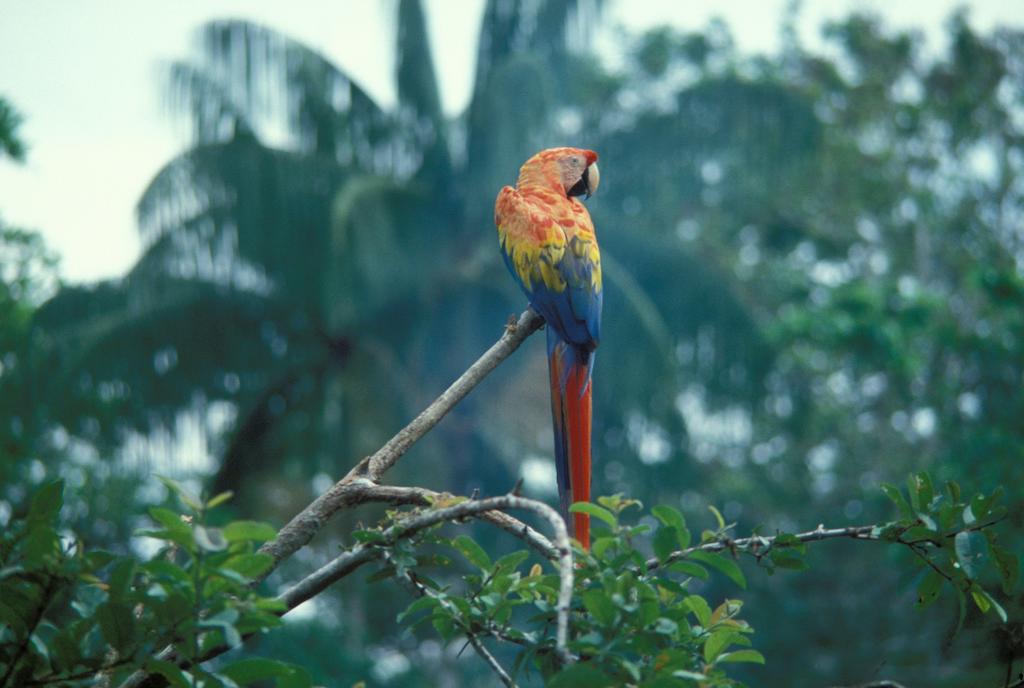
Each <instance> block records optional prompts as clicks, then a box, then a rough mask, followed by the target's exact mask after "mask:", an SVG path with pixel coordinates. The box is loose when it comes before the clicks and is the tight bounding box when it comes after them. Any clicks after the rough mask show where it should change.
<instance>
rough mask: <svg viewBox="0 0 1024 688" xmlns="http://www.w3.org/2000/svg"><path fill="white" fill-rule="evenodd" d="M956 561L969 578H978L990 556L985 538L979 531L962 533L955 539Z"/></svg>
mask: <svg viewBox="0 0 1024 688" xmlns="http://www.w3.org/2000/svg"><path fill="white" fill-rule="evenodd" d="M953 546H954V549H955V550H956V559H957V561H958V562H960V568H961V569H963V572H964V573H965V574H967V577H968V578H977V577H978V573H979V572H980V570H981V568H982V566H983V565H984V563H985V561H986V560H987V558H988V556H987V553H986V551H985V549H986V547H985V537H984V536H983V535H982V534H981V533H979V532H977V531H966V530H965V531H962V532H959V533H957V534H956V537H954V538H953Z"/></svg>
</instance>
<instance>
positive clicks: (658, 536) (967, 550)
mask: <svg viewBox="0 0 1024 688" xmlns="http://www.w3.org/2000/svg"><path fill="white" fill-rule="evenodd" d="M884 491H885V492H886V494H887V495H889V496H890V498H891V499H892V500H893V502H894V503H895V505H896V506H897V507H898V509H899V519H897V520H894V521H890V522H888V523H884V524H880V525H877V526H874V527H869V528H861V529H851V532H848V533H840V534H839V535H838V536H840V537H852V538H854V539H876V540H881V541H883V542H889V543H893V544H895V545H899V546H902V547H903V548H906V549H907V550H908V551H911V552H913V553H914V555H915V557H916V558H915V563H916V564H917V566H918V567H920V568H923V569H924V571H923V573H922V575H921V576H917V578H918V579H920V582H919V583H918V585H917V595H918V603H917V606H918V608H924V607H927V606H928V605H930V604H932V603H933V602H934V601H935V600H936V599H937V598H938V596H939V595H940V593H941V591H942V590H943V589H946V588H948V589H950V590H952V591H953V592H954V593H955V595H956V596H957V599H958V600H959V602H960V607H961V612H960V618H961V622H962V620H963V617H964V613H965V610H966V607H965V605H966V604H967V602H966V601H965V600H966V599H967V597H968V595H969V596H970V598H971V599H972V600H973V603H974V604H975V605H976V606H977V608H978V609H979V610H981V612H982V613H987V612H990V611H991V612H993V613H994V614H995V615H997V616H999V617H1000V618H1002V620H1003V621H1004V622H1005V621H1006V613H1005V611H1003V609H1002V607H1001V605H1000V604H999V603H998V602H997V601H996V599H995V597H994V596H993V595H992V594H991V593H990V592H988V591H987V590H986V589H985V588H984V587H982V583H981V581H983V580H984V581H986V584H988V583H989V582H992V581H995V580H999V582H1000V585H1001V587H1002V590H1003V593H1004V594H1006V595H1010V594H1013V593H1014V592H1015V591H1016V586H1017V583H1018V578H1019V564H1020V561H1019V558H1018V556H1017V555H1015V554H1012V553H1011V552H1009V551H1007V550H1006V549H1005V548H1002V547H1000V546H999V545H998V544H997V536H996V534H995V530H994V529H993V526H994V525H995V524H997V523H999V522H1000V521H1002V520H1004V519H1005V517H1006V509H1005V508H1004V507H1002V506H1001V505H998V504H997V502H998V501H999V497H1000V493H1001V490H997V491H996V492H995V493H993V494H991V495H988V496H986V495H981V494H979V495H975V496H973V497H971V498H969V499H967V498H963V497H962V496H961V494H960V488H959V487H958V486H957V485H956V484H955V483H949V484H948V485H947V486H946V491H945V492H944V493H936V492H935V490H934V488H933V487H932V482H931V477H930V476H929V475H928V474H927V473H919V474H915V475H912V476H911V477H910V479H909V480H908V490H907V492H906V495H905V494H903V493H901V492H900V490H899V489H897V488H895V487H893V486H888V485H887V486H885V488H884ZM598 502H599V504H588V503H580V504H576V505H574V506H573V511H577V512H585V513H588V514H590V515H591V517H592V518H593V519H594V523H595V539H594V542H593V548H592V550H591V551H590V552H586V551H583V550H581V549H578V548H577V549H576V550H575V554H576V568H575V570H574V574H575V577H574V581H575V589H574V592H573V604H572V611H571V616H570V619H571V623H570V628H571V630H570V644H569V650H570V651H571V652H572V654H573V656H574V657H575V658H577V660H578V663H576V664H574V665H572V666H569V667H562V666H561V663H560V662H559V660H558V656H557V653H556V651H555V637H554V628H555V626H556V623H555V620H556V615H557V604H558V590H559V572H558V570H557V568H556V569H554V570H551V569H550V568H547V567H548V566H549V564H548V563H544V564H542V563H534V564H533V565H532V566H531V567H530V568H529V569H526V568H525V565H526V564H527V563H528V562H529V560H530V553H529V552H528V551H527V550H520V551H515V552H511V553H509V554H505V555H504V556H502V557H500V558H499V559H497V560H492V558H491V557H490V556H489V555H488V554H487V553H486V551H485V550H484V548H483V547H481V546H480V545H479V544H477V542H475V541H474V540H473V539H472V538H470V537H467V536H465V535H460V536H457V537H455V538H450V537H446V536H444V535H440V534H438V533H437V532H436V530H435V531H434V532H431V533H428V534H425V535H421V536H419V537H417V538H414V539H412V540H405V541H399V542H397V543H396V542H393V541H391V540H390V539H389V538H388V537H387V533H388V532H391V531H389V530H388V528H390V525H389V524H388V523H385V524H384V525H383V526H382V527H383V528H384V530H383V531H381V530H379V529H371V530H361V531H356V532H355V533H354V536H355V538H356V539H357V540H358V541H359V542H361V543H371V544H372V545H374V546H379V547H386V548H388V549H389V552H388V554H387V555H386V556H385V557H384V558H385V560H386V562H387V564H386V565H385V566H384V567H383V568H381V569H380V570H379V571H378V572H377V573H375V574H374V575H373V576H372V577H371V579H370V580H371V581H373V582H379V581H383V580H386V579H397V580H398V581H400V582H403V583H405V584H406V585H407V587H409V588H410V589H411V590H412V592H413V593H414V594H415V595H417V597H418V599H416V600H415V601H413V602H412V603H411V604H410V605H409V606H408V607H407V608H406V609H405V611H403V612H402V613H401V614H399V616H398V620H399V622H404V623H406V624H407V625H409V626H410V627H411V628H415V627H417V626H420V625H422V624H424V623H425V622H430V624H431V625H432V626H433V629H434V631H435V632H436V633H437V634H438V635H439V636H440V637H441V639H442V640H443V641H444V642H446V643H452V642H456V641H460V640H461V639H463V638H471V639H474V640H475V641H479V639H480V638H489V639H492V640H493V641H495V642H497V643H505V644H509V645H511V646H512V647H514V648H515V649H516V658H515V662H514V665H513V666H514V672H513V678H515V675H517V674H519V673H520V672H522V673H524V674H525V676H526V677H528V676H529V674H530V672H531V670H537V671H539V672H540V674H541V675H542V676H543V677H544V680H545V684H546V685H551V686H592V685H609V686H612V685H637V686H681V687H682V686H690V685H693V686H696V685H700V686H702V687H711V686H734V685H739V684H738V682H737V681H736V680H735V678H734V677H731V676H730V675H729V673H728V672H729V668H730V665H732V664H735V663H756V664H764V663H765V659H764V657H763V655H762V654H761V653H760V652H758V651H757V650H754V649H752V648H751V647H750V646H751V640H750V637H749V636H750V634H751V633H753V629H752V628H751V627H750V626H749V624H748V623H747V622H746V621H744V620H742V619H741V618H740V617H739V612H740V610H741V608H742V606H743V603H742V601H740V600H735V599H729V598H726V599H724V600H721V601H720V602H719V601H716V602H710V601H709V599H708V595H707V593H708V591H709V590H711V588H708V587H707V581H708V580H709V578H710V574H711V573H712V572H715V573H717V574H719V575H721V576H723V577H725V578H727V579H729V580H730V581H731V582H732V583H733V584H735V585H738V586H740V587H741V588H746V578H745V576H744V574H743V572H742V570H741V569H740V567H739V566H738V565H737V563H736V557H737V556H738V555H739V554H741V553H742V554H747V555H750V556H751V557H752V558H753V559H754V560H756V562H757V563H758V564H759V565H760V566H761V567H762V568H764V569H766V570H767V572H768V573H772V572H774V571H775V570H777V569H793V570H800V569H803V568H806V564H805V561H804V554H805V552H806V543H807V542H808V541H813V540H816V539H825V538H826V537H832V536H836V535H835V533H833V534H832V535H826V534H825V532H824V530H823V529H822V530H821V531H819V532H815V531H811V532H810V533H804V534H801V535H797V534H792V533H776V534H775V535H773V536H771V537H768V538H766V537H761V536H752V537H750V538H743V539H740V540H734V539H733V538H732V537H731V535H730V531H731V530H732V529H733V528H734V527H735V524H731V525H727V524H726V523H725V521H724V519H723V518H722V516H721V514H720V513H719V512H718V510H717V509H714V508H712V512H713V514H714V516H715V518H716V527H715V528H714V529H707V530H704V531H703V532H702V533H701V537H700V541H699V542H697V543H696V544H695V545H694V546H692V547H691V540H692V538H693V536H692V534H691V531H690V530H689V529H688V528H687V526H686V520H685V518H684V516H683V515H682V514H681V513H680V512H679V511H678V510H676V509H674V508H673V507H671V506H667V505H658V506H655V507H654V508H653V509H652V510H651V514H652V516H653V517H654V518H653V519H652V518H651V517H643V518H636V517H635V516H634V518H624V512H627V511H628V510H630V509H631V508H632V507H639V506H640V504H639V502H637V501H636V500H631V499H624V498H622V497H620V496H615V497H601V498H599V499H598ZM630 513H631V514H632V512H630ZM404 516H405V515H404V514H403V515H401V516H399V514H394V515H393V516H392V518H394V519H396V520H395V521H394V522H395V523H396V524H401V522H402V521H401V517H404ZM853 531H856V532H853ZM424 546H426V547H430V548H431V550H436V551H432V552H431V553H424V552H422V551H421V549H420V548H422V547H424ZM453 551H454V552H456V553H458V554H459V555H460V558H461V559H463V560H464V562H465V563H467V564H468V565H469V568H470V572H469V573H466V574H464V575H462V576H461V577H460V582H459V584H458V586H457V587H456V586H453V585H451V584H449V583H448V582H438V581H436V580H435V577H436V576H437V575H438V574H440V575H443V576H445V579H443V580H450V576H449V574H448V571H447V569H448V568H449V567H451V566H452V565H453V562H452V560H451V558H450V556H449V554H448V553H449V552H453ZM650 553H653V557H650ZM776 623H778V621H776Z"/></svg>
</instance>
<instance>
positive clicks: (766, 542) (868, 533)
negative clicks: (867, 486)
mask: <svg viewBox="0 0 1024 688" xmlns="http://www.w3.org/2000/svg"><path fill="white" fill-rule="evenodd" d="M877 527H878V526H874V525H870V526H849V527H847V528H825V527H824V526H818V527H817V528H816V529H815V530H809V531H807V532H806V533H798V534H797V535H794V536H793V537H795V538H796V539H797V540H799V541H800V542H815V541H817V540H834V539H836V538H846V539H852V540H878V539H879V538H878V537H876V536H874V535H872V531H874V530H875V529H876V528H877ZM776 538H777V536H775V535H771V536H763V535H752V536H750V537H745V538H739V539H738V540H730V539H728V538H722V539H718V540H713V541H711V542H705V543H703V544H700V545H696V546H694V547H687V548H686V549H684V550H679V551H677V552H673V553H672V554H670V555H669V556H668V557H666V559H665V561H659V560H658V559H657V558H656V557H655V558H651V559H648V560H647V570H649V571H650V570H652V569H656V568H658V567H660V566H665V565H666V564H671V563H672V562H674V561H679V560H680V559H685V558H686V557H688V556H689V555H691V554H693V553H694V552H721V551H722V550H730V551H733V552H749V553H751V554H755V555H757V554H759V553H761V554H763V553H764V552H767V551H768V550H769V549H770V548H771V546H772V545H773V544H774V543H775V540H776Z"/></svg>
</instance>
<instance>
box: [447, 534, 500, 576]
mask: <svg viewBox="0 0 1024 688" xmlns="http://www.w3.org/2000/svg"><path fill="white" fill-rule="evenodd" d="M452 545H454V546H455V549H457V550H458V551H459V553H460V554H461V555H462V556H464V557H466V559H468V560H469V563H471V564H473V565H474V566H476V567H477V568H478V569H481V570H483V571H490V570H491V558H490V557H489V556H487V552H485V551H484V549H483V547H481V546H480V545H478V544H477V543H476V541H475V540H473V538H471V537H469V536H467V535H460V536H458V537H457V538H455V539H454V540H452Z"/></svg>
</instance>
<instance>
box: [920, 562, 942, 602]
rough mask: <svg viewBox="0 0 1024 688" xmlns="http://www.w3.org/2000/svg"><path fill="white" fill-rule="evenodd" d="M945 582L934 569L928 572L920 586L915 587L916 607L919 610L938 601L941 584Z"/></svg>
mask: <svg viewBox="0 0 1024 688" xmlns="http://www.w3.org/2000/svg"><path fill="white" fill-rule="evenodd" d="M945 580H946V579H945V578H943V577H942V575H941V574H939V572H938V571H935V570H934V569H933V570H930V571H928V573H927V574H926V575H925V577H924V579H923V580H922V581H921V584H920V585H918V586H917V607H918V608H919V609H924V608H925V607H927V606H928V605H930V604H931V603H932V602H934V601H935V600H937V599H939V592H941V590H942V583H943V582H944V581H945Z"/></svg>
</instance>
